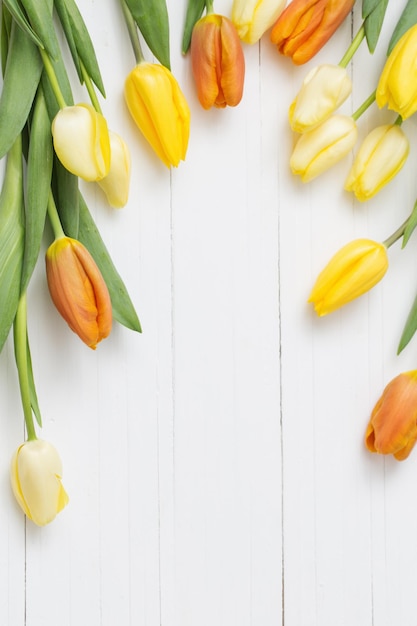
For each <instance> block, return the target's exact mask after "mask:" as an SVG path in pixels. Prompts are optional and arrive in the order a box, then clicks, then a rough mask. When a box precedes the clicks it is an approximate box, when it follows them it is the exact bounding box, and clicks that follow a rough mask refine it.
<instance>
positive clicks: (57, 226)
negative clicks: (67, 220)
mask: <svg viewBox="0 0 417 626" xmlns="http://www.w3.org/2000/svg"><path fill="white" fill-rule="evenodd" d="M48 217H49V220H50V222H51V226H52V230H53V231H54V236H55V239H59V238H60V237H65V233H64V229H63V228H62V224H61V220H60V219H59V215H58V211H57V208H56V204H55V200H54V197H53V195H52V191H50V192H49V198H48Z"/></svg>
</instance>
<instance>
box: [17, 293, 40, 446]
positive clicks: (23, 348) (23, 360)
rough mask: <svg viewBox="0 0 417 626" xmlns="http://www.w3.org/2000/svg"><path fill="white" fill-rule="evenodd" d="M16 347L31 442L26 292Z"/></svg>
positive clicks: (22, 303) (31, 424)
mask: <svg viewBox="0 0 417 626" xmlns="http://www.w3.org/2000/svg"><path fill="white" fill-rule="evenodd" d="M14 345H15V355H16V364H17V371H18V375H19V386H20V396H21V399H22V407H23V414H24V417H25V424H26V432H27V438H28V440H29V441H33V440H34V439H37V437H36V432H35V425H34V423H33V414H32V404H31V401H30V385H29V374H28V368H29V365H28V352H27V305H26V291H24V292H23V293H22V294H21V296H20V299H19V304H18V307H17V312H16V317H15V321H14Z"/></svg>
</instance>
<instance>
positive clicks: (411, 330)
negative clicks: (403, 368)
mask: <svg viewBox="0 0 417 626" xmlns="http://www.w3.org/2000/svg"><path fill="white" fill-rule="evenodd" d="M416 330H417V296H416V298H415V299H414V302H413V305H412V307H411V309H410V312H409V314H408V317H407V321H406V323H405V326H404V330H403V332H402V335H401V339H400V343H399V344H398V349H397V354H400V352H402V351H403V350H404V348H405V347H406V346H407V345H408V344H409V342H410V341H411V339H412V338H413V335H414V334H415V332H416Z"/></svg>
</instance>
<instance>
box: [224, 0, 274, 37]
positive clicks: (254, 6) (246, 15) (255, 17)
mask: <svg viewBox="0 0 417 626" xmlns="http://www.w3.org/2000/svg"><path fill="white" fill-rule="evenodd" d="M284 7H285V0H233V5H232V22H233V24H234V25H235V27H236V30H237V32H238V35H239V38H240V39H241V40H242V41H244V42H245V43H249V44H253V43H256V42H257V41H259V39H260V38H261V37H262V35H263V34H264V33H265V32H266V31H267V30H268V29H269V28H271V26H272V25H273V24H274V22H275V20H277V19H278V17H279V15H280V14H281V13H282V11H283V9H284Z"/></svg>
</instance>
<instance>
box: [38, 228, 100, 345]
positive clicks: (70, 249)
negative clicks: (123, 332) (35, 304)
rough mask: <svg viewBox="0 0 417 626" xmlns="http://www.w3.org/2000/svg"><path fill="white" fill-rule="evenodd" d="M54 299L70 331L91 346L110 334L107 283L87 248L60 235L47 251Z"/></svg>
mask: <svg viewBox="0 0 417 626" xmlns="http://www.w3.org/2000/svg"><path fill="white" fill-rule="evenodd" d="M46 275H47V280H48V287H49V292H50V294H51V298H52V301H53V303H54V304H55V306H56V308H57V309H58V311H59V313H60V314H61V315H62V317H63V318H64V320H65V321H66V322H67V324H68V326H69V327H70V328H71V330H73V331H74V333H76V334H77V335H78V336H79V337H80V339H81V340H82V341H83V342H84V343H85V344H87V346H89V347H90V348H92V349H95V348H96V345H97V344H98V343H99V342H100V341H101V340H102V339H104V338H105V337H107V336H108V335H109V334H110V331H111V327H112V307H111V301H110V295H109V292H108V289H107V285H106V283H105V281H104V278H103V277H102V275H101V273H100V270H99V269H98V267H97V265H96V263H95V261H94V259H93V257H92V256H91V254H90V253H89V252H88V250H87V249H86V248H85V247H84V246H83V245H82V244H81V243H80V242H79V241H76V240H75V239H71V238H70V237H59V238H58V239H55V241H54V242H53V243H52V244H51V245H50V246H49V248H48V250H47V251H46Z"/></svg>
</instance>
